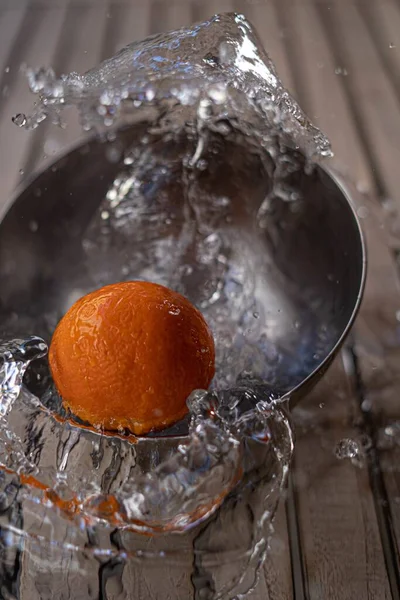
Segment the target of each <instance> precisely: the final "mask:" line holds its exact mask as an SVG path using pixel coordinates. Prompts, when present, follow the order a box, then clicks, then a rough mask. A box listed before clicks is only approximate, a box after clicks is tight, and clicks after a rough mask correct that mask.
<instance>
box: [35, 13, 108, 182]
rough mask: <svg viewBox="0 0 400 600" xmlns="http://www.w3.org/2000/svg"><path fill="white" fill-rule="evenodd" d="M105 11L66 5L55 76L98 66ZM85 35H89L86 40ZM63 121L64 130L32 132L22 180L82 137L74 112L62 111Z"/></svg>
mask: <svg viewBox="0 0 400 600" xmlns="http://www.w3.org/2000/svg"><path fill="white" fill-rule="evenodd" d="M107 11H108V9H107V6H106V5H99V6H87V7H82V6H80V5H74V4H73V3H71V4H70V5H69V7H68V9H67V11H66V13H65V20H64V23H63V27H62V31H61V32H60V36H59V39H58V41H57V48H56V50H55V53H54V58H53V62H52V67H53V68H54V70H55V71H56V73H58V74H61V73H69V72H72V71H77V72H78V73H84V72H85V71H87V70H88V69H90V68H92V67H94V66H95V65H96V64H98V63H99V62H100V59H101V57H102V46H103V42H104V38H105V35H106V24H107V23H108V19H107ZM88 31H90V32H91V34H90V39H88V35H87V32H88ZM64 118H65V120H66V128H65V129H61V128H59V127H56V126H54V125H52V124H51V123H43V124H42V125H41V127H39V128H38V129H37V130H36V131H35V132H34V136H33V140H32V144H31V145H30V146H29V147H27V149H26V153H25V156H24V158H23V161H24V162H23V165H24V166H23V171H24V175H25V176H26V177H27V176H29V175H30V174H31V173H32V172H33V171H36V170H40V169H43V168H45V167H46V166H47V165H48V164H49V163H51V162H53V161H54V158H55V156H56V155H58V154H60V153H62V152H63V151H65V149H66V148H69V147H70V146H71V145H72V144H74V143H77V142H78V141H79V140H80V139H81V138H82V137H84V136H83V132H82V127H81V125H80V122H79V115H78V112H77V110H76V109H75V108H74V109H72V110H70V111H66V112H65V115H64Z"/></svg>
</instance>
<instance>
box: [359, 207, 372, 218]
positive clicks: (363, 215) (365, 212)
mask: <svg viewBox="0 0 400 600" xmlns="http://www.w3.org/2000/svg"><path fill="white" fill-rule="evenodd" d="M357 215H358V216H359V217H360V219H366V218H367V217H368V215H369V209H368V208H367V207H366V206H360V207H359V208H357Z"/></svg>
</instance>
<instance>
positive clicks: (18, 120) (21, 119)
mask: <svg viewBox="0 0 400 600" xmlns="http://www.w3.org/2000/svg"><path fill="white" fill-rule="evenodd" d="M12 122H13V123H14V124H15V125H16V126H17V127H24V125H26V116H25V115H24V114H23V113H18V114H17V115H15V116H14V117H13V118H12Z"/></svg>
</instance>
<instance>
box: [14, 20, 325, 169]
mask: <svg viewBox="0 0 400 600" xmlns="http://www.w3.org/2000/svg"><path fill="white" fill-rule="evenodd" d="M26 73H27V77H28V81H29V85H30V88H31V90H32V92H34V93H35V94H37V95H38V96H39V102H38V103H37V105H36V107H35V110H34V112H33V113H32V115H30V116H28V117H25V115H18V117H19V118H17V117H15V119H14V121H17V122H16V124H17V125H19V126H21V127H25V128H27V129H32V128H35V127H37V126H38V124H39V123H40V122H42V121H43V120H44V119H46V118H50V119H51V120H52V121H53V122H54V123H57V124H60V123H61V122H62V111H63V110H64V109H65V108H66V107H68V106H77V107H78V108H79V111H80V115H81V120H82V124H83V127H84V129H86V130H87V131H89V130H91V129H100V130H104V129H106V130H107V129H110V128H112V127H113V126H115V125H118V124H121V122H124V123H128V122H135V123H137V122H138V120H145V121H149V120H150V121H153V122H157V121H158V123H157V126H158V127H161V128H165V130H167V129H168V131H169V132H171V131H173V130H177V129H181V128H182V126H183V123H184V122H185V120H186V117H187V116H188V115H189V116H190V120H191V121H193V120H194V119H195V121H196V123H195V125H196V129H197V132H198V133H202V132H203V130H204V131H206V130H210V129H211V130H214V131H218V132H219V133H222V134H223V135H225V134H228V133H229V131H230V130H231V128H232V127H233V128H238V129H239V130H240V129H241V130H243V131H246V130H247V131H246V133H247V134H249V135H252V134H257V135H258V137H259V138H260V139H261V138H264V139H265V140H266V141H268V142H270V141H271V133H274V134H275V135H276V134H279V135H280V137H281V139H282V140H284V141H286V143H289V144H290V145H291V146H293V145H294V146H295V147H297V148H300V149H301V150H302V151H303V152H305V154H306V155H308V156H309V157H310V158H312V157H314V158H318V157H320V156H325V157H326V156H331V149H330V145H329V142H328V140H327V138H326V137H325V136H324V135H323V134H322V133H321V132H320V131H319V130H318V129H317V128H315V127H314V126H313V125H312V124H311V122H310V121H309V119H308V118H307V117H306V115H305V114H304V113H303V111H302V110H301V108H300V107H299V106H298V104H297V103H296V102H295V100H294V99H293V98H292V97H291V96H290V94H289V93H288V92H287V91H286V90H285V89H284V87H283V86H282V84H281V82H280V80H279V78H278V76H277V73H276V70H275V67H274V65H273V63H272V61H271V60H270V58H269V57H268V55H267V53H266V52H265V50H264V49H263V48H262V46H261V44H260V42H259V39H258V37H257V34H256V33H255V31H254V29H253V27H252V26H251V24H250V23H249V22H248V21H247V20H246V18H245V17H244V16H243V15H240V14H234V13H227V14H220V15H216V16H214V17H212V18H211V19H209V20H207V21H204V22H203V23H200V24H198V25H193V26H191V27H185V28H182V29H180V30H178V31H174V32H171V33H167V34H161V35H155V36H152V37H150V38H148V39H147V40H145V41H142V42H136V43H134V44H131V45H130V46H127V47H126V48H124V49H123V50H121V52H119V53H118V54H117V55H116V56H114V57H113V58H111V59H108V60H106V61H104V62H103V63H102V64H101V65H100V66H98V67H96V68H94V69H92V70H90V71H88V72H87V73H85V74H84V75H80V74H78V73H71V74H69V75H63V76H61V77H59V78H57V77H56V75H55V73H54V71H53V70H52V69H44V68H43V67H40V68H38V69H32V68H29V69H26ZM244 98H245V100H244ZM243 107H246V110H242V109H243ZM238 113H240V120H239V119H238V116H239V114H238ZM246 113H247V115H246ZM246 116H247V117H250V119H246ZM22 117H23V118H22ZM255 119H257V122H255ZM257 132H258V133H257ZM203 144H204V139H203V136H202V135H199V140H198V145H197V149H196V152H195V154H194V155H193V157H192V163H193V164H194V163H196V162H197V161H198V160H199V159H200V157H201V154H202V146H203Z"/></svg>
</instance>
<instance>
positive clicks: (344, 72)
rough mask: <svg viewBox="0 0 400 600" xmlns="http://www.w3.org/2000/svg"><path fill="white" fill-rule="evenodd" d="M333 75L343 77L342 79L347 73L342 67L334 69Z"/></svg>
mask: <svg viewBox="0 0 400 600" xmlns="http://www.w3.org/2000/svg"><path fill="white" fill-rule="evenodd" d="M335 75H343V77H346V75H348V71H347V69H345V68H343V67H336V69H335Z"/></svg>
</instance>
